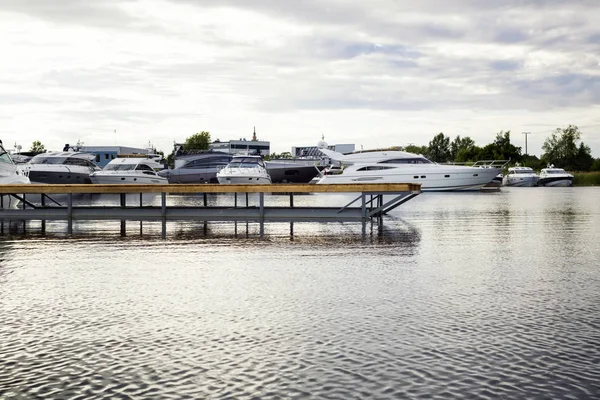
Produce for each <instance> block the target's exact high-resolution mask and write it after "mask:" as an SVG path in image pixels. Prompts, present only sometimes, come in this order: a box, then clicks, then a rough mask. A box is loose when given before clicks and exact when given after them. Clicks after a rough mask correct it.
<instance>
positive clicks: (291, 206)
mask: <svg viewBox="0 0 600 400" xmlns="http://www.w3.org/2000/svg"><path fill="white" fill-rule="evenodd" d="M290 208H294V193H292V192H290Z"/></svg>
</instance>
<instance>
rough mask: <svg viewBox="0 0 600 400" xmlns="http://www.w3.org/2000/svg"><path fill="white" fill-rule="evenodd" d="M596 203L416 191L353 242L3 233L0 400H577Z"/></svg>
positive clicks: (207, 228)
mask: <svg viewBox="0 0 600 400" xmlns="http://www.w3.org/2000/svg"><path fill="white" fill-rule="evenodd" d="M311 199H312V196H304V197H303V198H302V199H298V200H297V201H296V203H298V202H307V203H310V201H311ZM599 199H600V190H598V189H596V188H585V189H579V188H574V189H570V188H531V189H530V188H514V189H513V188H509V189H506V190H502V191H501V192H498V193H486V194H477V193H448V194H437V193H433V194H429V193H427V194H423V195H421V196H419V197H417V198H416V199H414V200H412V201H410V202H408V203H406V204H405V205H403V206H402V207H400V208H399V209H397V210H395V211H394V213H392V215H390V216H388V217H386V218H385V219H384V223H383V225H377V224H373V225H371V224H369V225H368V227H367V235H366V236H363V235H362V227H361V224H354V223H327V224H318V223H295V224H289V223H267V224H265V225H264V227H263V231H262V233H261V229H260V226H259V225H260V224H257V223H253V222H250V223H247V224H246V223H241V222H238V223H233V222H228V223H212V222H211V223H206V224H204V223H202V222H189V223H186V222H169V224H168V234H167V237H166V240H162V239H161V234H160V233H161V225H160V223H150V222H148V223H147V222H144V223H143V224H142V225H141V229H140V224H139V223H132V222H128V223H127V225H126V231H125V235H121V234H120V224H119V222H114V223H113V222H111V221H108V222H102V223H77V224H76V225H75V230H74V234H73V235H67V234H66V224H65V223H62V222H52V223H50V222H48V223H47V224H48V225H47V226H46V230H45V232H42V231H41V229H40V226H39V225H35V224H36V223H28V224H27V225H26V226H25V229H24V227H23V224H22V223H16V224H5V226H4V231H3V232H4V233H3V236H2V240H0V320H1V321H2V324H0V338H1V339H2V345H1V346H0V398H2V399H4V398H8V399H10V398H82V399H83V398H106V399H112V398H136V399H140V398H148V399H154V398H242V399H243V398H261V399H262V398H277V399H279V398H306V397H313V398H340V399H347V398H390V399H395V398H413V397H416V398H418V397H420V398H436V397H437V398H448V397H458V398H464V397H474V398H593V397H596V396H597V394H598V393H600V366H599V363H598V360H599V359H600V346H599V345H598V343H600V333H599V332H600V270H599V268H598V260H599V259H600V247H599V246H598V245H597V243H598V242H599V239H600V230H599V229H598V225H599V224H600V201H598V200H599ZM214 201H217V202H218V201H221V199H220V198H219V197H216V198H215V199H214ZM275 201H276V200H275ZM283 201H286V199H284V200H283Z"/></svg>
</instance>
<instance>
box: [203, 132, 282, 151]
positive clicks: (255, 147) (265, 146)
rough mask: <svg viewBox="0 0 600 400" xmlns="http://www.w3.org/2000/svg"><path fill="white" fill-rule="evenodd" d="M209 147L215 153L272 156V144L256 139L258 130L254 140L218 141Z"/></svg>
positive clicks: (253, 136) (253, 137)
mask: <svg viewBox="0 0 600 400" xmlns="http://www.w3.org/2000/svg"><path fill="white" fill-rule="evenodd" d="M208 147H209V149H211V150H213V151H222V152H224V153H229V154H257V155H260V156H266V155H269V154H271V142H269V141H265V140H258V139H257V138H256V128H255V129H254V133H253V134H252V140H246V139H245V138H244V139H242V138H240V139H239V140H229V141H227V142H221V141H220V140H217V141H214V142H212V143H211V144H209V145H208Z"/></svg>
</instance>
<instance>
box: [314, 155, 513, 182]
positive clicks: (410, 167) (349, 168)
mask: <svg viewBox="0 0 600 400" xmlns="http://www.w3.org/2000/svg"><path fill="white" fill-rule="evenodd" d="M319 150H320V151H321V152H322V153H324V154H325V155H326V156H328V157H329V158H330V159H332V160H335V161H339V162H340V163H341V164H342V166H343V169H342V172H341V173H339V174H331V175H330V174H324V175H323V176H322V178H321V179H320V180H319V181H318V182H317V183H318V184H335V183H420V184H421V190H422V191H448V190H479V189H481V188H482V187H483V186H485V185H486V184H488V183H489V182H491V181H492V179H494V177H495V176H496V175H498V173H500V171H501V168H498V167H494V166H490V165H480V166H463V165H446V164H437V163H434V162H433V161H431V160H429V159H427V158H425V157H424V156H422V155H418V154H413V153H407V152H405V151H396V150H389V151H388V150H384V151H367V152H361V153H352V154H341V153H337V152H335V151H331V150H327V149H325V148H320V149H319Z"/></svg>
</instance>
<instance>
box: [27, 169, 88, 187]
mask: <svg viewBox="0 0 600 400" xmlns="http://www.w3.org/2000/svg"><path fill="white" fill-rule="evenodd" d="M29 180H30V181H31V182H32V183H46V184H81V183H92V180H91V179H90V171H87V172H73V171H68V170H64V171H49V170H35V169H30V170H29Z"/></svg>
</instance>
